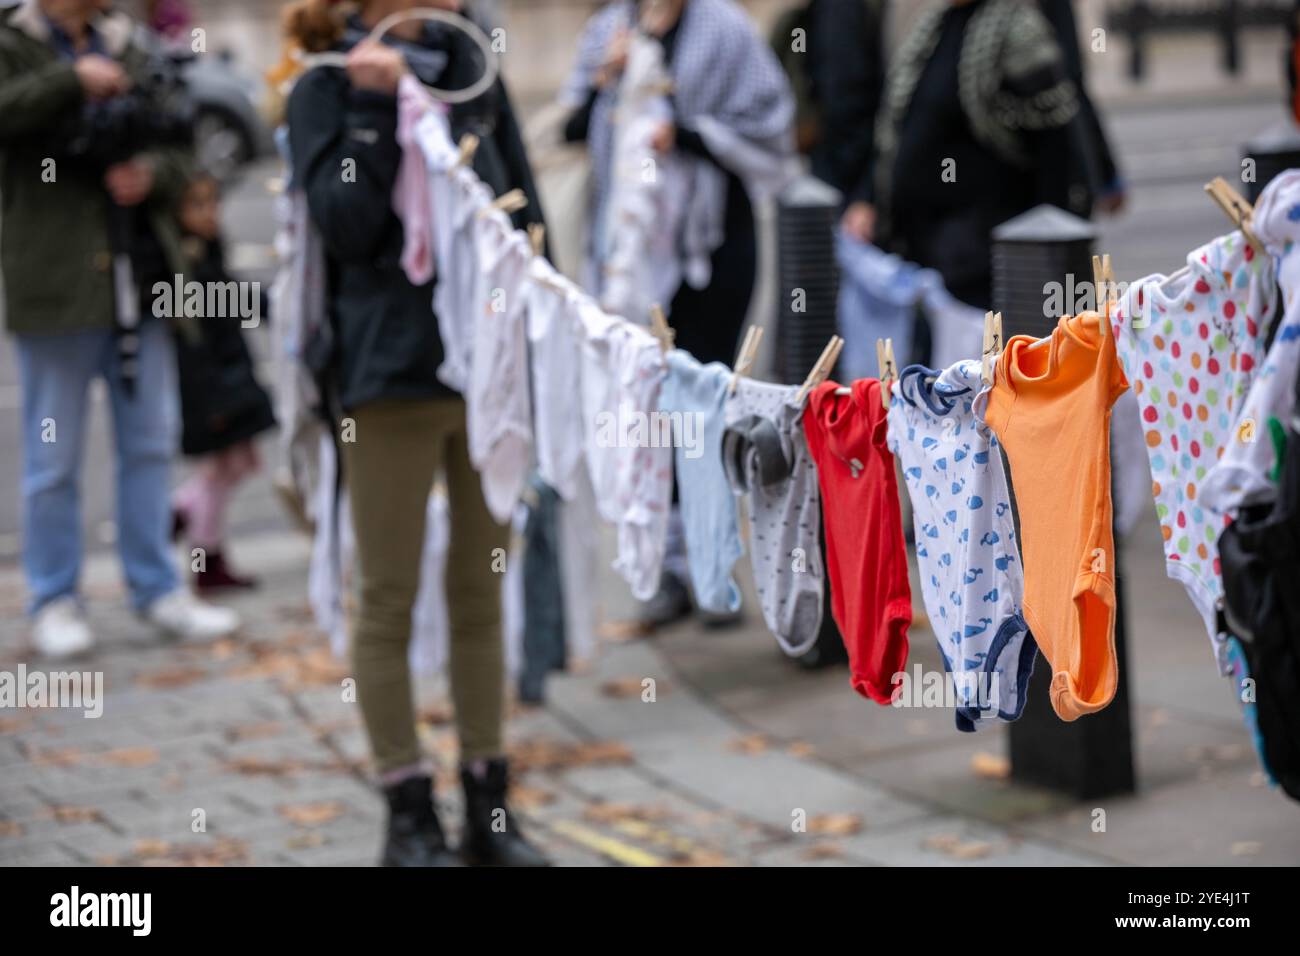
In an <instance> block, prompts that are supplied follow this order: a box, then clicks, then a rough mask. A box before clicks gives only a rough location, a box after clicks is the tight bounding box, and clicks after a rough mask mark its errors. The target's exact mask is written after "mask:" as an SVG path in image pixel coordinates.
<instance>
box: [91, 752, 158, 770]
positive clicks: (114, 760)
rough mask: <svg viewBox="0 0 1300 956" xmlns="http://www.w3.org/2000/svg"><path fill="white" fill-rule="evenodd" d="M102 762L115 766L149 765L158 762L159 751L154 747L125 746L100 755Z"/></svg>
mask: <svg viewBox="0 0 1300 956" xmlns="http://www.w3.org/2000/svg"><path fill="white" fill-rule="evenodd" d="M99 760H100V762H101V763H106V764H111V765H113V766H114V767H148V766H149V765H150V764H155V763H157V762H158V760H159V757H158V751H156V750H154V749H153V748H152V747H123V748H122V749H121V750H110V751H108V752H107V753H103V754H100V755H99Z"/></svg>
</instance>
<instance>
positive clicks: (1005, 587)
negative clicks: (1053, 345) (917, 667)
mask: <svg viewBox="0 0 1300 956" xmlns="http://www.w3.org/2000/svg"><path fill="white" fill-rule="evenodd" d="M982 388H983V382H982V381H981V378H980V363H979V362H978V361H974V360H971V359H965V360H963V361H960V362H957V363H956V364H955V365H952V366H950V367H948V368H946V369H944V370H943V371H942V372H940V371H933V370H931V369H927V368H925V367H923V366H920V365H913V366H910V367H909V368H906V369H904V370H903V372H902V374H901V375H900V376H899V380H898V387H897V389H896V390H895V391H896V392H897V395H896V397H895V400H894V401H893V402H891V403H890V406H889V447H890V450H892V451H893V453H894V455H895V456H896V457H897V458H898V460H899V463H900V464H901V466H902V470H903V479H904V481H905V482H906V483H907V492H908V495H909V496H910V497H911V499H912V524H913V527H914V529H915V532H916V562H917V565H918V569H919V571H920V581H921V595H922V597H923V598H924V599H925V608H926V611H927V612H929V615H930V627H931V629H932V630H933V631H934V635H935V638H936V639H937V640H938V642H939V650H940V651H942V652H943V661H944V667H945V668H946V669H947V670H948V672H949V673H950V674H952V675H953V678H952V679H953V681H954V685H955V691H956V696H957V700H958V706H957V714H956V718H957V729H958V730H963V731H973V730H974V729H975V721H977V720H979V719H980V718H981V717H1000V718H1002V719H1003V720H1015V719H1016V718H1017V717H1019V716H1020V712H1021V711H1022V710H1023V709H1024V706H1025V688H1026V685H1027V684H1028V682H1029V675H1030V673H1032V671H1033V666H1034V657H1035V655H1036V654H1037V645H1035V643H1034V641H1033V639H1032V638H1030V637H1028V628H1027V626H1026V624H1025V619H1024V615H1023V614H1021V611H1020V603H1021V601H1022V599H1023V596H1024V587H1025V586H1024V576H1023V573H1022V571H1021V568H1020V555H1019V552H1018V550H1017V547H1016V528H1015V521H1014V518H1013V515H1012V512H1011V494H1010V492H1009V490H1008V489H1007V479H1006V473H1005V472H1004V471H1003V469H1002V457H1001V451H1000V449H999V446H998V442H997V439H996V438H995V437H994V436H993V434H992V433H991V432H990V431H989V429H988V426H987V425H985V424H984V423H983V422H981V421H979V420H978V419H977V418H976V417H975V413H974V404H975V398H976V396H978V395H979V393H980V391H981V390H982Z"/></svg>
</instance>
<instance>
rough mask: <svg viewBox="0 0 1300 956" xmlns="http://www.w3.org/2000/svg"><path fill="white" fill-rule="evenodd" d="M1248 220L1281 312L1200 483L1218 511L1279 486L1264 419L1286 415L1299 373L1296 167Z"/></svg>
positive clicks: (1299, 186) (1299, 182) (1299, 180)
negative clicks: (1268, 264) (1221, 448)
mask: <svg viewBox="0 0 1300 956" xmlns="http://www.w3.org/2000/svg"><path fill="white" fill-rule="evenodd" d="M1251 222H1252V225H1253V226H1254V230H1255V235H1256V236H1258V237H1259V240H1260V242H1262V243H1263V244H1264V246H1265V248H1266V249H1267V250H1268V252H1269V255H1271V256H1272V257H1273V261H1274V263H1275V265H1276V272H1277V279H1278V286H1279V288H1280V290H1281V294H1282V316H1281V318H1280V319H1279V320H1278V327H1277V331H1276V332H1274V333H1273V344H1272V346H1271V347H1270V348H1269V350H1268V354H1267V355H1266V356H1265V357H1264V363H1263V366H1262V367H1261V368H1260V370H1259V374H1258V375H1256V376H1255V381H1254V383H1253V384H1252V385H1251V386H1250V392H1249V393H1247V395H1246V401H1245V404H1244V405H1242V412H1241V416H1240V418H1239V421H1238V425H1237V428H1236V429H1235V430H1234V431H1233V434H1232V440H1231V441H1229V442H1228V446H1227V451H1225V452H1224V453H1223V457H1222V458H1220V459H1219V462H1218V464H1216V465H1215V466H1214V467H1213V468H1211V469H1210V473H1209V474H1208V475H1206V476H1205V481H1204V482H1202V484H1201V500H1202V502H1203V503H1205V504H1206V505H1208V506H1209V507H1210V508H1212V509H1213V510H1214V511H1215V512H1216V513H1218V514H1220V515H1235V514H1236V512H1237V510H1238V509H1239V508H1241V506H1242V505H1249V504H1254V503H1257V502H1260V501H1266V500H1269V499H1270V498H1272V497H1273V495H1274V494H1275V493H1276V489H1277V486H1276V485H1275V484H1274V483H1273V482H1272V481H1271V480H1270V479H1269V477H1268V475H1269V472H1270V471H1271V470H1272V469H1273V465H1274V462H1275V460H1276V458H1277V454H1276V452H1275V451H1274V448H1273V442H1272V441H1271V440H1270V439H1269V433H1268V420H1269V418H1277V419H1278V421H1280V422H1282V423H1283V424H1285V423H1286V422H1287V421H1288V420H1289V419H1290V417H1291V412H1292V409H1294V407H1295V382H1296V375H1297V373H1298V372H1300V253H1297V252H1296V240H1297V239H1300V172H1298V171H1296V170H1287V171H1286V172H1284V173H1282V174H1281V175H1280V176H1278V177H1277V178H1276V179H1274V180H1273V181H1272V182H1270V183H1269V184H1268V185H1267V186H1266V187H1265V188H1264V192H1263V194H1262V195H1261V196H1260V197H1259V202H1257V203H1256V204H1255V215H1254V217H1253V218H1252V220H1251Z"/></svg>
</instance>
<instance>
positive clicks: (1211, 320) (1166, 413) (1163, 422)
mask: <svg viewBox="0 0 1300 956" xmlns="http://www.w3.org/2000/svg"><path fill="white" fill-rule="evenodd" d="M1274 305H1275V290H1274V283H1273V274H1272V267H1271V263H1270V262H1269V261H1268V259H1267V258H1266V257H1262V256H1256V255H1255V254H1254V251H1253V250H1252V249H1251V247H1250V245H1249V244H1248V243H1246V242H1245V241H1244V240H1243V238H1242V236H1241V233H1240V232H1234V233H1231V234H1229V235H1227V236H1222V237H1220V238H1219V239H1216V240H1214V241H1213V242H1210V243H1208V244H1207V245H1205V246H1202V247H1201V248H1200V249H1198V250H1196V251H1195V252H1193V253H1191V254H1190V255H1189V256H1188V257H1187V268H1186V269H1184V270H1181V271H1179V272H1177V273H1175V274H1174V275H1172V276H1169V277H1165V276H1160V275H1154V276H1148V277H1147V278H1145V279H1140V280H1139V281H1137V282H1135V283H1133V284H1132V285H1131V286H1129V288H1128V290H1127V291H1126V292H1125V294H1124V296H1123V297H1122V299H1121V300H1120V303H1119V304H1118V306H1117V307H1116V308H1115V309H1114V310H1113V312H1112V315H1111V319H1112V324H1113V330H1114V333H1115V337H1116V343H1115V344H1116V347H1117V349H1118V351H1119V357H1120V362H1121V363H1122V365H1123V367H1124V372H1125V374H1126V375H1127V376H1128V379H1129V381H1130V382H1131V383H1132V385H1133V390H1134V392H1136V393H1137V398H1138V404H1139V405H1140V406H1141V411H1142V427H1143V428H1144V429H1145V432H1146V444H1147V457H1148V458H1149V459H1150V462H1151V479H1152V492H1153V494H1154V495H1155V502H1156V516H1157V518H1158V519H1159V521H1160V533H1161V535H1162V536H1163V537H1164V547H1165V568H1166V571H1167V572H1168V574H1169V576H1170V577H1171V578H1174V579H1175V580H1177V581H1180V582H1182V584H1183V586H1184V587H1185V588H1186V589H1187V594H1188V596H1189V597H1190V598H1191V600H1192V603H1193V604H1194V605H1195V606H1196V610H1197V611H1198V612H1199V613H1200V615H1201V618H1202V619H1203V620H1204V622H1205V628H1206V631H1207V633H1208V634H1209V635H1210V639H1211V643H1212V645H1213V648H1214V651H1215V655H1216V657H1217V659H1218V661H1219V667H1220V671H1221V672H1222V673H1225V674H1226V673H1227V672H1228V671H1227V668H1228V663H1227V661H1226V659H1225V657H1224V656H1223V655H1224V649H1223V642H1222V640H1221V639H1220V635H1219V630H1218V626H1217V624H1216V605H1217V603H1218V601H1219V600H1220V598H1221V597H1222V595H1223V582H1222V579H1221V577H1220V572H1219V558H1218V540H1219V532H1220V531H1222V530H1223V526H1224V521H1225V519H1224V518H1223V516H1221V515H1217V514H1215V513H1214V512H1213V511H1211V510H1210V509H1209V508H1206V507H1204V506H1203V503H1202V501H1201V500H1200V497H1199V490H1198V489H1199V487H1200V484H1201V483H1202V482H1203V481H1204V479H1205V476H1206V475H1207V474H1208V473H1209V471H1210V469H1211V468H1212V467H1214V464H1215V463H1216V462H1217V461H1218V460H1219V458H1220V457H1221V456H1222V455H1223V453H1224V449H1225V447H1227V445H1228V443H1229V442H1231V441H1232V436H1233V429H1234V428H1235V427H1236V425H1237V418H1238V412H1239V410H1240V408H1241V406H1242V400H1243V399H1244V398H1245V395H1246V392H1247V390H1248V389H1249V388H1250V384H1251V381H1252V380H1253V379H1254V377H1255V373H1256V371H1257V369H1258V367H1259V365H1260V363H1261V361H1262V360H1263V358H1264V342H1265V339H1266V336H1267V333H1268V329H1267V324H1268V321H1269V320H1270V317H1271V316H1272V314H1273V309H1274Z"/></svg>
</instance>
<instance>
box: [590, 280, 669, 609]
mask: <svg viewBox="0 0 1300 956" xmlns="http://www.w3.org/2000/svg"><path fill="white" fill-rule="evenodd" d="M579 320H580V322H581V324H582V333H583V343H582V353H581V355H582V371H581V374H580V378H581V383H582V384H581V396H582V414H583V424H584V426H585V428H586V436H587V437H586V441H585V442H584V446H585V448H586V452H587V466H588V469H589V471H590V473H591V485H592V488H593V489H594V490H595V494H596V503H597V506H598V507H599V509H600V514H601V517H603V518H604V519H605V520H606V521H609V522H611V523H613V524H614V525H615V527H616V528H617V531H618V556H617V557H616V558H615V560H614V570H616V571H617V572H618V573H619V574H621V575H622V576H623V578H624V579H625V580H626V581H627V582H628V584H629V585H631V587H632V594H633V596H634V597H636V598H637V599H638V600H641V601H646V600H649V599H650V598H651V597H652V596H653V595H654V593H655V591H656V590H658V587H659V575H660V571H661V569H662V567H663V559H664V545H665V542H666V539H667V531H668V509H669V503H670V500H671V498H672V485H673V449H672V436H671V432H669V433H668V435H667V436H666V437H665V435H664V434H663V431H664V430H663V429H660V428H657V427H656V425H655V421H656V420H657V419H658V418H659V417H660V416H658V415H653V416H652V414H651V413H653V412H657V410H658V408H659V385H660V383H661V382H662V381H663V377H664V374H665V373H666V371H667V367H666V365H665V364H664V356H663V352H662V350H661V348H660V346H659V342H658V340H656V339H655V338H654V337H653V336H652V335H650V334H649V333H648V332H646V331H645V330H644V329H641V328H640V327H638V326H634V325H632V324H631V323H630V322H625V321H620V320H618V319H614V318H612V317H610V316H608V315H606V314H605V313H604V312H602V311H601V309H600V307H599V306H597V305H596V304H595V303H594V302H591V301H584V302H583V303H582V305H581V307H580V309H579Z"/></svg>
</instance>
